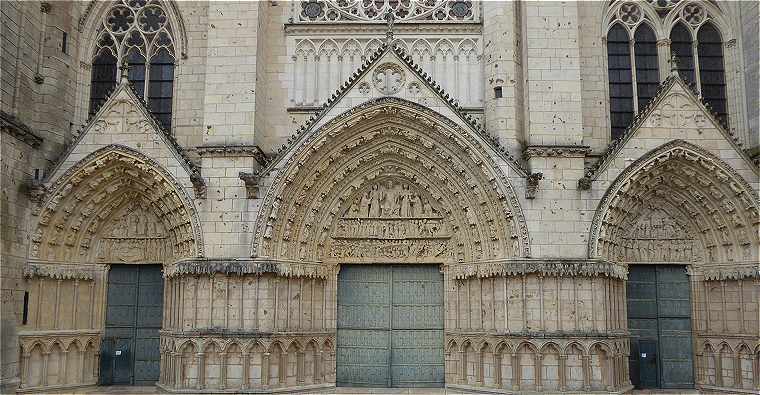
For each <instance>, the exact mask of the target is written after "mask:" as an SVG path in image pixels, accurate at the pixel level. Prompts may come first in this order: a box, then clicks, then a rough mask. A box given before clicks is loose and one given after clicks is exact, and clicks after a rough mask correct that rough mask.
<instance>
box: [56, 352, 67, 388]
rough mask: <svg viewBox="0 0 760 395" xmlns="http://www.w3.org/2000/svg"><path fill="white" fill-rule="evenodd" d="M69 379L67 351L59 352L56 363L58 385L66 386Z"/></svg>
mask: <svg viewBox="0 0 760 395" xmlns="http://www.w3.org/2000/svg"><path fill="white" fill-rule="evenodd" d="M68 377H69V350H61V357H60V359H59V361H58V383H57V384H66V382H67V381H68Z"/></svg>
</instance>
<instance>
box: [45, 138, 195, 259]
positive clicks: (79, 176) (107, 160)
mask: <svg viewBox="0 0 760 395" xmlns="http://www.w3.org/2000/svg"><path fill="white" fill-rule="evenodd" d="M35 213H36V214H37V215H38V218H39V220H38V224H37V229H36V231H35V232H34V234H33V236H32V240H31V252H30V257H31V260H32V261H41V262H52V263H108V262H114V261H115V262H137V261H149V262H154V263H171V262H173V261H176V260H178V259H182V258H190V257H195V256H199V255H201V254H202V253H203V247H202V245H203V244H202V240H201V237H200V225H199V223H198V219H197V213H196V212H195V208H194V206H193V204H192V202H191V200H190V198H189V196H187V194H186V193H185V191H184V189H183V187H182V186H181V185H180V184H179V183H178V182H177V181H176V180H174V178H173V177H172V176H171V175H170V174H169V173H168V172H166V171H165V170H163V168H162V167H161V166H160V165H159V164H158V163H156V162H155V161H153V160H151V159H149V158H147V157H145V156H144V155H143V154H141V153H139V152H137V151H135V150H133V149H130V148H127V147H124V146H118V145H111V146H107V147H104V148H101V149H99V150H98V151H95V152H93V153H92V154H90V155H88V156H87V157H86V158H84V159H83V160H81V161H80V162H79V163H78V164H77V165H75V166H73V167H72V168H70V169H68V170H67V171H66V172H65V174H63V175H62V176H61V177H60V178H59V179H58V180H57V181H56V182H55V183H54V184H53V185H52V186H51V188H50V193H49V194H48V199H47V200H46V201H45V202H44V203H42V204H41V205H40V206H39V207H38V208H36V209H35ZM140 214H144V215H140ZM124 243H126V245H122V244H124ZM136 243H137V244H141V245H137V244H136ZM120 251H121V252H123V253H124V254H126V255H123V254H122V255H119V254H121V253H120ZM134 254H138V255H134Z"/></svg>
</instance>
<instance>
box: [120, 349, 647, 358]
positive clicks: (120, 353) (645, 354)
mask: <svg viewBox="0 0 760 395" xmlns="http://www.w3.org/2000/svg"><path fill="white" fill-rule="evenodd" d="M119 355H121V350H116V356H117V357H118V356H119ZM643 355H646V354H643Z"/></svg>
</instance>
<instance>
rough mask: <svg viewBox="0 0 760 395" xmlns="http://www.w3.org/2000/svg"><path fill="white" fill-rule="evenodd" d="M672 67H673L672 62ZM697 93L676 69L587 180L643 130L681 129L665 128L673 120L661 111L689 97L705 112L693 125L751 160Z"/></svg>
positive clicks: (605, 152)
mask: <svg viewBox="0 0 760 395" xmlns="http://www.w3.org/2000/svg"><path fill="white" fill-rule="evenodd" d="M671 64H673V63H672V62H671ZM676 84H678V85H679V86H680V87H681V88H682V89H683V91H684V92H685V95H684V94H681V93H674V92H673V87H674V85H676ZM694 89H695V88H694V87H692V86H690V85H689V84H688V83H687V82H685V81H684V80H683V79H682V78H681V76H680V75H679V73H678V70H677V66H676V69H675V72H671V74H670V76H669V77H668V78H667V79H666V80H665V81H663V82H662V83H661V84H660V86H659V87H658V88H657V92H656V93H655V96H654V97H653V98H652V99H651V100H650V101H649V102H648V103H647V105H646V107H645V108H643V109H640V110H639V112H638V113H637V114H636V116H635V118H634V119H633V121H632V122H631V124H630V125H629V126H628V128H627V129H626V130H625V132H624V133H623V135H622V136H621V137H620V138H618V139H616V140H614V141H612V142H611V143H610V145H609V146H607V149H606V150H605V151H604V153H602V155H601V156H600V157H599V159H597V160H596V162H594V163H593V164H592V165H591V166H590V168H588V169H587V170H586V176H587V177H589V178H591V179H592V180H594V179H596V177H597V176H598V175H599V174H601V173H602V172H603V171H604V169H606V168H607V166H609V164H610V163H612V162H613V161H614V160H615V158H616V157H617V155H618V153H620V151H622V149H623V148H624V147H625V146H626V144H627V143H628V141H629V140H630V139H631V138H632V137H633V136H634V135H635V134H636V132H637V131H638V130H639V128H641V127H644V126H650V127H652V126H656V127H673V128H676V127H680V126H681V125H676V124H673V125H669V124H665V122H668V118H669V117H665V116H664V115H663V114H662V111H661V110H660V107H661V106H662V103H663V102H666V101H669V100H677V98H678V97H687V100H688V101H690V102H692V103H694V104H695V105H696V107H697V108H698V109H699V110H701V111H702V114H704V115H702V114H700V115H699V116H696V117H695V118H694V119H693V120H690V121H692V122H694V123H696V124H697V125H704V126H706V125H707V124H708V122H709V124H710V125H712V126H713V127H715V128H716V129H717V130H718V131H719V132H720V133H721V134H723V135H724V136H725V137H726V139H727V140H728V141H729V142H730V143H731V144H732V145H733V146H734V148H735V149H736V150H737V152H740V153H741V154H742V156H744V157H745V158H746V159H747V160H749V157H747V156H746V153H745V152H744V150H743V149H742V147H741V146H740V144H739V143H738V137H737V136H736V135H734V133H733V132H732V131H730V130H726V128H724V127H723V125H722V124H721V123H720V121H719V120H718V115H717V114H716V113H715V112H714V111H712V109H711V107H710V105H709V104H708V103H706V102H705V101H704V100H703V99H702V98H701V97H700V95H699V94H698V93H697V92H696V91H695V90H694ZM672 121H675V120H672ZM685 121H686V120H683V119H682V120H681V122H682V123H683V122H685Z"/></svg>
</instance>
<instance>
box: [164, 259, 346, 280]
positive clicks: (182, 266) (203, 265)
mask: <svg viewBox="0 0 760 395" xmlns="http://www.w3.org/2000/svg"><path fill="white" fill-rule="evenodd" d="M215 273H220V274H225V275H245V274H254V275H261V274H267V273H271V274H276V275H278V276H284V277H314V278H328V277H329V276H331V275H332V274H334V273H335V267H334V266H332V265H327V264H322V263H305V262H289V261H281V260H280V261H275V260H271V259H250V258H248V259H245V258H242V259H241V258H217V259H214V258H209V259H204V258H194V259H186V260H182V261H179V262H176V263H174V264H172V265H168V266H165V267H164V275H165V276H166V277H179V276H184V275H213V274H215Z"/></svg>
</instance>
